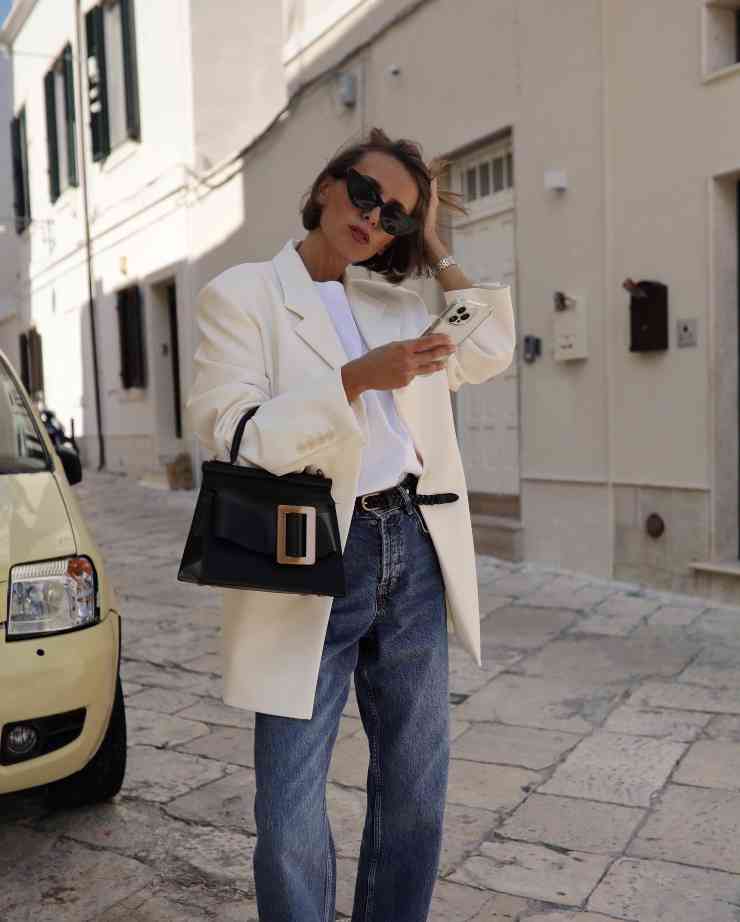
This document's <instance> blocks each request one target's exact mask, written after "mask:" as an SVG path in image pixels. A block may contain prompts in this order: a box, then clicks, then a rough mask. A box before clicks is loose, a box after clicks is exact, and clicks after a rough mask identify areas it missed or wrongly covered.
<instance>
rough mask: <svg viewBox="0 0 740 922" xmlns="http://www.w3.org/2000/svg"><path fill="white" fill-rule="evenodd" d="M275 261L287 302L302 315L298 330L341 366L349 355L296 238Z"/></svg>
mask: <svg viewBox="0 0 740 922" xmlns="http://www.w3.org/2000/svg"><path fill="white" fill-rule="evenodd" d="M272 262H273V265H274V267H275V271H276V272H277V275H278V278H279V279H280V284H281V285H282V288H283V298H284V301H285V306H286V307H287V308H288V310H290V311H292V312H293V313H294V314H297V315H298V316H299V317H301V318H302V319H301V322H300V323H298V324H297V325H296V327H295V332H296V333H297V334H298V336H300V337H301V339H302V340H303V341H304V342H305V343H307V344H308V345H309V346H310V347H311V348H312V349H313V350H314V352H316V353H318V355H320V356H321V358H322V359H323V360H324V361H325V362H326V363H327V364H328V365H329V366H330V367H331V368H341V366H342V365H345V364H346V363H347V362H348V361H349V358H348V356H347V353H346V352H345V351H344V348H343V347H342V344H341V342H340V341H339V337H338V336H337V332H336V330H335V329H334V324H333V323H332V321H331V317H330V316H329V314H328V313H327V310H326V308H325V307H324V302H323V301H322V300H321V296H320V295H319V293H318V291H317V290H316V287H315V286H314V284H313V280H312V279H311V276H310V275H309V274H308V270H307V269H306V267H305V265H304V264H303V260H302V259H301V257H300V256H299V255H298V253H297V252H296V249H295V244H294V242H293V241H292V240H289V241H288V242H287V243H286V244H285V246H284V247H283V249H282V250H281V251H280V252H279V253H278V254H277V255H276V256H275V257H274V259H273V260H272Z"/></svg>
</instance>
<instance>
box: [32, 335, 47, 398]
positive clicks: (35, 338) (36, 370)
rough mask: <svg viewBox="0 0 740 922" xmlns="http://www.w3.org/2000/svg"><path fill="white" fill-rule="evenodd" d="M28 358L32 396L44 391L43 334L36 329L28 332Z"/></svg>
mask: <svg viewBox="0 0 740 922" xmlns="http://www.w3.org/2000/svg"><path fill="white" fill-rule="evenodd" d="M28 358H29V365H30V375H29V378H30V383H31V389H30V393H31V396H34V395H36V394H37V393H38V392H39V391H41V392H43V390H44V354H43V350H42V348H41V334H40V333H39V332H38V330H37V329H36V327H31V329H30V330H29V331H28Z"/></svg>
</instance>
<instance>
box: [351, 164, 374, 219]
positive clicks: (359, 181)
mask: <svg viewBox="0 0 740 922" xmlns="http://www.w3.org/2000/svg"><path fill="white" fill-rule="evenodd" d="M347 192H348V193H349V197H350V201H351V202H352V204H353V205H354V206H355V208H360V209H361V210H363V211H372V209H373V208H376V207H377V206H378V205H379V204H380V202H379V201H378V194H377V192H376V191H375V189H373V187H372V186H371V185H370V183H369V182H368V181H367V180H366V179H365V178H364V177H363V176H362V175H361V174H360V173H355V172H354V170H350V171H349V172H348V173H347Z"/></svg>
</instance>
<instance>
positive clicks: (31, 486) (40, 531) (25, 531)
mask: <svg viewBox="0 0 740 922" xmlns="http://www.w3.org/2000/svg"><path fill="white" fill-rule="evenodd" d="M76 552H77V549H76V547H75V539H74V534H73V532H72V525H71V523H70V521H69V516H68V515H67V509H66V507H65V505H64V502H63V501H62V497H61V494H60V492H59V487H58V486H57V482H56V480H55V478H54V475H53V474H52V473H51V472H50V471H39V472H38V473H34V474H2V475H0V584H4V583H6V582H7V580H8V574H9V572H10V568H11V567H13V566H15V564H18V563H30V562H32V561H34V560H49V559H50V558H53V557H64V556H66V555H68V554H75V553H76ZM4 589H5V587H4V586H3V594H4ZM3 608H4V606H2V607H0V621H2V620H3Z"/></svg>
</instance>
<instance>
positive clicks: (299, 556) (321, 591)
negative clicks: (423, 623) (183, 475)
mask: <svg viewBox="0 0 740 922" xmlns="http://www.w3.org/2000/svg"><path fill="white" fill-rule="evenodd" d="M258 409H259V407H253V408H252V409H251V410H248V411H247V412H246V413H245V414H244V416H242V418H241V419H240V420H239V423H238V425H237V427H236V431H235V433H234V440H233V442H232V445H231V460H230V462H226V461H204V462H203V465H202V467H201V470H202V474H203V477H202V481H201V487H200V493H199V494H198V500H197V502H196V505H195V512H194V514H193V521H192V523H191V525H190V532H189V533H188V538H187V541H186V542H185V550H184V552H183V555H182V560H181V561H180V569H179V571H178V574H177V578H178V580H181V581H182V582H187V583H198V584H199V585H201V586H224V587H228V588H233V589H257V590H261V591H264V592H289V593H295V594H297V595H329V596H340V597H341V596H344V595H346V587H345V580H344V561H343V560H342V545H341V539H340V535H339V525H338V523H337V514H336V509H335V506H334V500H333V498H332V495H331V485H332V481H331V480H330V479H329V478H328V477H323V476H321V475H320V474H301V473H293V474H283V475H282V476H281V477H278V476H277V475H275V474H271V473H270V472H269V471H266V470H263V469H262V468H258V467H245V466H243V465H238V464H237V463H236V459H237V457H238V455H239V446H240V444H241V440H242V435H243V433H244V427H245V426H246V424H247V422H248V421H249V419H251V417H252V416H253V415H254V414H255V413H256V412H257V410H258Z"/></svg>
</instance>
